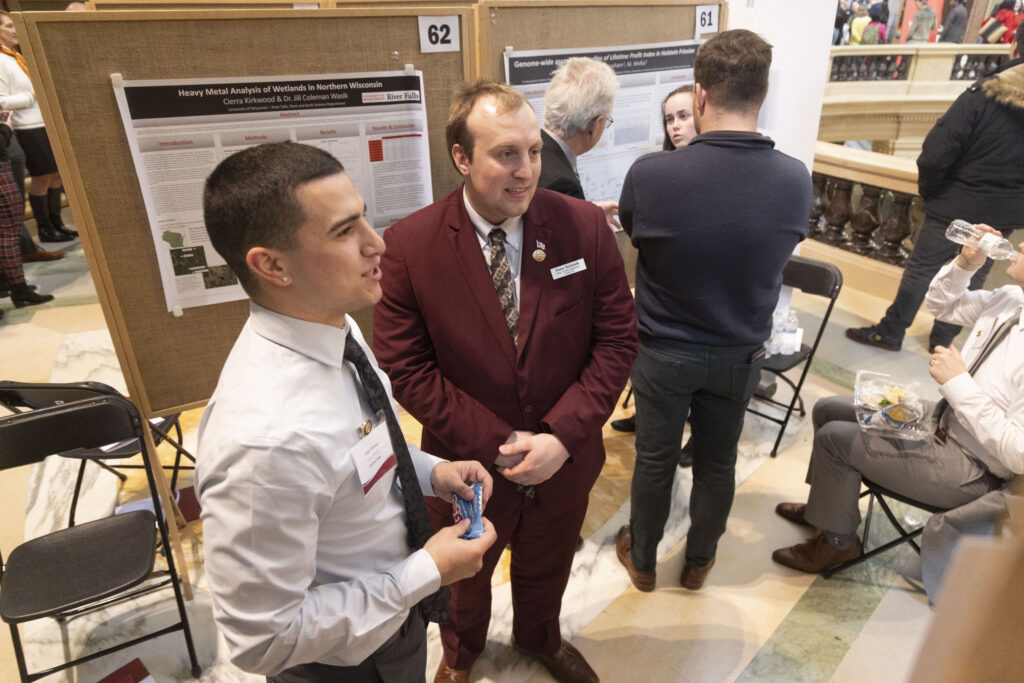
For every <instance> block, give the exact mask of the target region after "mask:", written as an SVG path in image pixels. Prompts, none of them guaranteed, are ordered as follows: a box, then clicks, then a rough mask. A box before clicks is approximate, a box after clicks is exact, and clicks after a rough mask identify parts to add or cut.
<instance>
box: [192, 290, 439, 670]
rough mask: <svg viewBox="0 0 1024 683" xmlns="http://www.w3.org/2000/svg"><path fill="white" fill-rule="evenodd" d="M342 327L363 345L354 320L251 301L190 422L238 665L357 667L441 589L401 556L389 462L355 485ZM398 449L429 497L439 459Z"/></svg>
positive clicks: (364, 411)
mask: <svg viewBox="0 0 1024 683" xmlns="http://www.w3.org/2000/svg"><path fill="white" fill-rule="evenodd" d="M346 334H353V335H355V336H356V339H357V340H358V341H359V343H360V344H361V345H362V346H363V347H364V349H366V342H365V341H363V338H362V334H361V333H360V331H359V328H358V326H357V325H356V324H355V323H354V322H353V321H352V320H351V318H349V319H348V325H347V328H346V329H344V330H343V329H339V328H336V327H331V326H328V325H320V324H317V323H311V322H305V321H301V320H296V319H295V318H290V317H286V316H283V315H279V314H277V313H273V312H271V311H269V310H267V309H264V308H261V307H260V306H258V305H256V304H251V313H250V317H249V320H248V321H247V322H246V324H245V327H244V328H243V329H242V332H241V334H240V335H239V336H238V339H237V341H236V342H235V345H234V347H233V348H232V350H231V354H230V355H229V356H228V360H227V362H226V363H225V364H224V369H223V371H222V372H221V376H220V381H219V382H218V384H217V389H216V391H215V392H214V394H213V397H212V398H211V399H210V403H209V405H208V406H207V408H206V411H205V413H204V414H203V418H202V422H201V423H200V425H199V453H198V458H197V463H196V490H197V492H198V493H199V500H200V503H201V505H202V510H203V513H202V519H203V540H204V550H205V555H206V574H207V577H208V579H209V582H210V588H211V591H212V593H213V608H214V617H215V619H216V621H217V624H218V626H219V627H220V630H221V632H222V633H223V634H224V637H225V639H226V640H227V643H228V647H229V650H230V656H231V661H232V662H234V663H235V664H236V665H237V666H238V667H240V668H242V669H245V670H246V671H251V672H254V673H261V674H265V675H273V674H276V673H278V672H280V671H282V670H283V669H286V668H288V667H291V666H295V665H298V664H304V663H310V662H320V663H324V664H331V665H336V666H351V665H355V664H358V663H359V662H361V661H363V660H364V659H365V658H366V657H367V656H368V655H370V654H371V653H373V652H374V651H375V650H376V649H377V648H378V647H379V646H380V645H382V644H383V643H384V642H385V641H386V640H387V639H388V638H389V637H391V636H392V635H393V634H394V633H395V632H396V631H397V630H398V628H399V627H400V626H401V625H402V623H403V622H404V620H405V618H406V616H407V615H408V613H409V609H410V608H413V607H414V606H415V605H416V603H418V602H419V601H420V600H421V599H423V598H424V597H426V596H428V595H430V594H431V593H433V592H434V591H436V590H437V589H438V587H439V586H440V574H439V573H438V570H437V567H436V566H435V565H434V562H433V560H432V559H431V557H430V555H429V553H427V552H426V551H425V550H418V551H416V552H414V553H411V554H410V549H409V545H408V541H407V537H406V524H405V506H404V504H403V502H402V494H401V491H400V489H399V488H398V485H397V483H396V479H397V477H396V475H397V469H395V468H392V470H391V471H390V472H389V473H388V474H387V475H385V476H384V477H383V478H382V479H381V480H380V481H378V482H377V483H376V485H374V486H373V488H372V489H370V491H369V492H368V493H367V494H366V495H365V496H364V495H363V491H362V487H361V485H360V481H359V476H358V474H357V473H356V470H355V466H354V462H353V459H352V455H351V452H350V449H352V447H353V446H355V445H356V443H357V442H358V441H359V439H360V436H359V433H358V432H357V428H358V427H359V426H360V424H362V423H363V422H364V421H365V420H367V419H369V417H370V415H371V411H370V409H369V406H368V405H367V404H366V401H365V398H364V397H363V395H362V392H361V390H360V389H359V385H358V379H357V376H356V372H355V369H354V368H353V367H352V366H351V365H350V364H349V363H345V362H343V361H342V354H343V351H344V347H345V335H346ZM366 355H367V356H368V357H369V359H370V361H371V362H372V363H373V365H374V367H375V368H376V364H377V363H376V359H375V358H374V357H373V354H372V353H371V352H370V351H369V349H366ZM377 374H378V375H380V378H381V381H382V382H383V383H384V386H385V387H386V388H387V391H388V395H389V397H390V395H391V384H390V382H388V379H387V376H386V375H385V374H384V373H383V372H382V371H381V370H380V369H379V368H378V369H377ZM409 451H410V453H411V455H412V457H413V462H414V463H415V465H416V471H417V475H418V478H419V481H420V486H421V488H422V489H423V492H424V495H433V491H432V490H431V486H430V472H431V470H433V468H434V466H435V465H436V464H437V463H438V462H441V461H440V460H438V459H437V458H434V457H433V456H430V455H427V454H425V453H423V452H422V451H420V450H419V449H417V448H416V447H415V446H412V445H410V446H409Z"/></svg>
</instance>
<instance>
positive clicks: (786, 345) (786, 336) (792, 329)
mask: <svg viewBox="0 0 1024 683" xmlns="http://www.w3.org/2000/svg"><path fill="white" fill-rule="evenodd" d="M799 327H800V320H799V319H798V318H797V317H796V311H794V310H793V309H792V308H791V309H789V312H788V313H787V314H786V316H785V318H784V319H783V323H782V334H781V335H780V337H781V338H780V339H779V353H780V354H782V355H783V356H788V355H790V354H793V353H796V352H797V351H798V350H799V348H798V347H797V329H798V328H799Z"/></svg>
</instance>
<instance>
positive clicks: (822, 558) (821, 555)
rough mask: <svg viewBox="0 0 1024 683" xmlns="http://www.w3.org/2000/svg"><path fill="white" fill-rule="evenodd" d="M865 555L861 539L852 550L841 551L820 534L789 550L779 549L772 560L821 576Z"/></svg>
mask: <svg viewBox="0 0 1024 683" xmlns="http://www.w3.org/2000/svg"><path fill="white" fill-rule="evenodd" d="M863 553H864V544H863V543H861V542H860V539H858V540H857V542H856V543H855V544H854V545H853V546H852V547H850V548H848V549H846V550H840V549H839V548H837V547H835V546H834V545H832V544H831V543H829V540H828V539H827V538H825V534H823V533H818V534H817V535H816V536H814V538H810V539H808V540H806V541H804V542H803V543H798V544H796V545H791V546H790V547H788V548H779V549H778V550H776V551H775V552H774V553H772V559H773V560H775V561H776V562H778V563H779V564H784V565H786V566H787V567H792V568H793V569H799V570H800V571H802V572H807V573H808V574H819V573H821V572H822V571H823V570H825V569H828V568H829V567H831V566H833V565H836V564H842V563H843V562H849V561H850V560H854V559H856V558H858V557H860V556H861V555H862V554H863Z"/></svg>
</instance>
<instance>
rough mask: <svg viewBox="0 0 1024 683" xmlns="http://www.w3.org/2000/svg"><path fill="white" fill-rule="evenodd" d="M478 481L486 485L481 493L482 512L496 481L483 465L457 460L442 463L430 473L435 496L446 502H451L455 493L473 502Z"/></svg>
mask: <svg viewBox="0 0 1024 683" xmlns="http://www.w3.org/2000/svg"><path fill="white" fill-rule="evenodd" d="M478 481H479V482H481V483H483V485H484V486H483V490H482V491H481V494H482V496H481V497H482V498H483V500H481V501H480V509H481V510H482V509H483V508H484V507H485V506H486V505H487V501H488V500H490V498H491V491H492V490H493V489H494V480H493V479H491V475H490V473H489V472H488V471H487V469H486V468H485V467H484V466H483V465H481V464H480V463H478V462H477V461H476V460H455V461H453V462H440V463H438V464H437V465H436V466H435V467H434V469H433V470H432V471H431V472H430V486H431V487H432V488H433V489H434V495H435V496H437V497H438V498H444V499H446V500H451V497H452V494H453V493H455V494H457V495H459V496H460V497H461V498H464V499H465V500H473V486H472V485H473V484H474V483H475V482H478Z"/></svg>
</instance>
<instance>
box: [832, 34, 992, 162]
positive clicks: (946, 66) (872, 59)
mask: <svg viewBox="0 0 1024 683" xmlns="http://www.w3.org/2000/svg"><path fill="white" fill-rule="evenodd" d="M1008 56H1009V49H1008V48H1007V47H1006V46H1005V45H966V44H956V43H941V44H935V43H924V44H912V45H846V46H839V47H833V48H832V52H831V62H830V64H829V70H828V72H827V73H828V76H827V81H826V84H825V97H824V100H823V103H822V111H821V123H820V126H819V129H818V139H819V140H825V141H828V142H843V141H846V140H870V141H871V142H872V143H873V145H874V148H875V150H876V151H881V152H885V153H888V154H896V155H900V156H905V157H912V158H916V157H917V155H918V154H919V153H920V151H921V142H922V141H923V140H924V136H925V135H927V133H928V131H929V130H931V128H932V126H934V125H935V121H936V120H937V119H938V118H939V116H941V115H942V114H943V113H944V112H945V111H946V109H948V108H949V105H950V104H952V102H953V100H955V99H956V98H957V97H958V96H959V95H960V93H962V92H963V91H964V89H965V88H966V87H967V86H968V85H969V84H970V83H971V82H972V81H974V80H976V79H978V78H981V77H983V76H984V75H986V74H988V73H991V72H992V71H993V70H994V69H996V68H997V67H998V65H999V64H1001V63H1002V62H1003V61H1005V60H1006V59H1007V58H1008Z"/></svg>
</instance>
